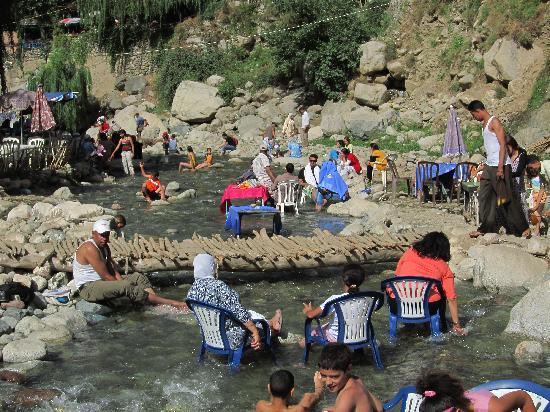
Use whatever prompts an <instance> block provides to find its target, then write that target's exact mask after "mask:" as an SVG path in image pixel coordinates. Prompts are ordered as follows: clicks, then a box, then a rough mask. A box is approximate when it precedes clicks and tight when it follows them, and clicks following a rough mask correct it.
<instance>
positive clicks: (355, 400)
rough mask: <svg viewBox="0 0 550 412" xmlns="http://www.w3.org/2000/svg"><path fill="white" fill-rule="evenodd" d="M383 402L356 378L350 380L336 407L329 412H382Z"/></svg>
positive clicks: (329, 409) (340, 393) (337, 398)
mask: <svg viewBox="0 0 550 412" xmlns="http://www.w3.org/2000/svg"><path fill="white" fill-rule="evenodd" d="M382 408H383V407H382V402H380V400H378V399H377V398H376V397H374V396H373V395H372V394H371V393H370V392H369V391H368V390H367V389H366V388H365V385H364V384H363V381H362V380H361V379H359V378H358V377H356V376H352V377H350V378H349V380H348V382H347V383H346V386H344V388H343V389H342V390H341V391H340V392H339V393H338V396H337V397H336V403H335V404H334V407H332V408H328V409H324V411H329V412H382Z"/></svg>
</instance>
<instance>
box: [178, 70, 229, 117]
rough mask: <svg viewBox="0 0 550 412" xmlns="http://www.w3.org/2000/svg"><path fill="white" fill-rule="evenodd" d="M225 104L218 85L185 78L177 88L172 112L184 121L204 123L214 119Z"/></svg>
mask: <svg viewBox="0 0 550 412" xmlns="http://www.w3.org/2000/svg"><path fill="white" fill-rule="evenodd" d="M223 105H224V101H223V99H222V98H221V97H219V96H218V89H217V88H216V87H212V86H208V85H206V84H204V83H200V82H194V81H190V80H184V81H182V82H181V83H180V84H179V86H178V88H177V89H176V93H175V95H174V99H173V100H172V109H171V112H172V114H173V115H174V116H176V117H177V118H178V119H180V120H182V121H184V122H189V123H202V122H208V121H210V120H212V119H213V118H214V115H215V114H216V111H217V110H218V109H219V108H220V107H222V106H223Z"/></svg>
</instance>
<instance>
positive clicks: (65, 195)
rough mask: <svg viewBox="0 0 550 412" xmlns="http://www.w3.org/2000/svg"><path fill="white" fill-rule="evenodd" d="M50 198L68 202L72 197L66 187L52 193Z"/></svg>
mask: <svg viewBox="0 0 550 412" xmlns="http://www.w3.org/2000/svg"><path fill="white" fill-rule="evenodd" d="M52 197H54V198H56V199H63V200H69V199H72V198H73V197H74V195H73V193H72V192H71V189H69V188H68V187H67V186H63V187H60V188H59V189H57V190H56V191H55V192H53V194H52Z"/></svg>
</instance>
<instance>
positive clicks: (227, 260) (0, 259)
mask: <svg viewBox="0 0 550 412" xmlns="http://www.w3.org/2000/svg"><path fill="white" fill-rule="evenodd" d="M419 236H420V235H418V234H417V233H415V232H407V233H404V234H400V235H398V236H389V235H388V236H377V235H370V234H369V235H361V236H360V235H353V236H340V235H333V234H331V233H330V232H328V231H321V230H316V231H315V232H314V234H313V235H312V236H289V237H284V236H268V235H267V233H266V231H265V230H261V231H260V232H254V236H253V237H250V238H242V239H235V238H230V239H222V238H221V236H219V235H214V236H212V237H202V236H197V235H194V236H193V237H192V239H187V240H183V241H176V240H169V239H167V238H153V237H148V238H146V237H144V236H141V235H137V234H136V235H135V236H134V237H133V239H129V240H126V241H125V240H121V239H111V241H110V247H111V251H112V254H113V258H114V259H115V260H116V261H117V262H118V263H119V264H120V266H121V267H122V268H125V269H126V270H128V271H139V272H145V273H147V272H156V271H177V270H191V269H192V267H193V258H194V257H195V256H196V255H197V254H199V253H210V254H212V255H213V256H215V257H216V259H217V261H218V264H219V267H220V269H221V270H224V271H232V272H274V271H295V270H303V269H314V268H319V267H333V266H339V265H344V264H347V263H359V264H365V263H380V262H394V261H396V260H398V259H399V257H400V256H401V255H402V253H403V251H404V250H406V248H407V247H408V246H409V245H410V244H411V243H412V242H414V241H416V240H417V239H418V238H419ZM81 241H82V239H66V240H63V241H61V242H55V243H44V244H30V243H25V244H18V243H13V242H9V243H8V242H5V241H2V240H1V238H0V265H2V266H4V267H9V268H19V269H26V270H29V271H32V270H33V269H34V268H35V267H37V266H43V265H45V264H47V263H48V264H50V265H51V267H52V268H53V269H54V270H56V271H66V272H71V271H72V260H73V258H74V253H75V251H76V249H77V247H78V245H79V244H80V243H81Z"/></svg>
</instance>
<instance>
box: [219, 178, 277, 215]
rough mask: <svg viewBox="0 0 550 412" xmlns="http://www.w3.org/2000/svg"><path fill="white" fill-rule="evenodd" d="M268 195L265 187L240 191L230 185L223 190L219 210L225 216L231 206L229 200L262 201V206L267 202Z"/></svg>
mask: <svg viewBox="0 0 550 412" xmlns="http://www.w3.org/2000/svg"><path fill="white" fill-rule="evenodd" d="M268 198H269V193H268V191H267V187H265V186H256V187H249V188H246V189H241V188H240V187H239V186H237V185H235V184H231V185H229V186H227V187H226V188H225V190H224V191H223V195H222V200H221V203H220V210H221V211H222V212H225V214H226V215H227V213H228V211H229V207H230V206H231V199H262V206H263V205H264V204H265V202H267V199H268Z"/></svg>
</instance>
